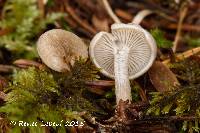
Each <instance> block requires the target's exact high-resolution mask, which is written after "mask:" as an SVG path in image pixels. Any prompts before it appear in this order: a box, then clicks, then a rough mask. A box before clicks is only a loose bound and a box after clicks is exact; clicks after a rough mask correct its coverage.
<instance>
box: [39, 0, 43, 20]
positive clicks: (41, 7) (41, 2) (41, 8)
mask: <svg viewBox="0 0 200 133" xmlns="http://www.w3.org/2000/svg"><path fill="white" fill-rule="evenodd" d="M38 8H39V10H40V13H41V18H44V15H45V9H44V8H45V7H44V0H38Z"/></svg>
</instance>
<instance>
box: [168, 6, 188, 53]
mask: <svg viewBox="0 0 200 133" xmlns="http://www.w3.org/2000/svg"><path fill="white" fill-rule="evenodd" d="M187 11H188V7H186V6H185V5H184V6H183V10H180V19H179V22H178V27H177V32H176V36H175V39H174V42H173V47H172V50H173V52H174V53H175V52H176V48H177V45H178V42H179V39H180V36H181V29H182V25H183V20H184V18H185V16H186V14H187Z"/></svg>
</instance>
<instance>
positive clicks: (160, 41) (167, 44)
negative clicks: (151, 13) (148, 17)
mask: <svg viewBox="0 0 200 133" xmlns="http://www.w3.org/2000/svg"><path fill="white" fill-rule="evenodd" d="M150 32H151V35H152V36H153V37H154V39H155V40H156V44H157V46H158V47H159V48H171V47H172V46H173V44H172V42H171V41H170V40H167V39H166V38H165V37H164V32H163V31H161V30H159V29H157V28H156V29H153V30H151V31H150Z"/></svg>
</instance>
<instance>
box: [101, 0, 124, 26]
mask: <svg viewBox="0 0 200 133" xmlns="http://www.w3.org/2000/svg"><path fill="white" fill-rule="evenodd" d="M102 1H103V5H104V7H105V9H106V11H107V12H108V14H109V16H110V17H111V18H112V19H113V21H114V22H115V23H121V21H120V19H119V18H118V17H117V16H116V14H115V13H114V12H113V10H112V8H111V7H110V5H109V3H108V0H102Z"/></svg>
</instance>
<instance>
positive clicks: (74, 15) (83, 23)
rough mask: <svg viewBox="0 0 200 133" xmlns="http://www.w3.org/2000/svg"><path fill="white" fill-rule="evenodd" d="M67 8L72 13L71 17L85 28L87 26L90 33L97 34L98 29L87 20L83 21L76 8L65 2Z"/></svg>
mask: <svg viewBox="0 0 200 133" xmlns="http://www.w3.org/2000/svg"><path fill="white" fill-rule="evenodd" d="M65 9H66V11H67V12H68V13H69V14H70V15H71V17H72V18H73V19H74V20H75V21H76V22H77V23H78V24H79V25H80V26H82V27H83V28H85V29H86V30H88V31H89V32H90V33H92V34H96V33H97V31H96V30H95V29H94V28H93V27H91V26H90V25H89V24H88V23H87V22H85V21H83V20H81V19H80V17H79V16H77V15H76V13H75V12H74V10H73V9H72V8H71V7H70V6H69V5H68V4H65Z"/></svg>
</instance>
